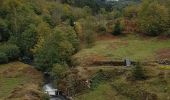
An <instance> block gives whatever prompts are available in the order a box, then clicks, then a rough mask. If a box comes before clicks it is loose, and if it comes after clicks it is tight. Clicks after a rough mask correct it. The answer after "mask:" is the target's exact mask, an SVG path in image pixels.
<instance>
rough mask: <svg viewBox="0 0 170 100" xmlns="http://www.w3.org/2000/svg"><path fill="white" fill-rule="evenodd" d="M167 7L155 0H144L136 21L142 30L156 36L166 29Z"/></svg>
mask: <svg viewBox="0 0 170 100" xmlns="http://www.w3.org/2000/svg"><path fill="white" fill-rule="evenodd" d="M168 20H169V17H168V9H167V8H166V7H165V6H164V5H161V4H159V3H158V2H156V1H153V2H150V1H147V0H145V1H144V2H143V4H142V6H141V8H140V10H139V15H138V21H139V26H140V29H141V31H142V32H144V33H145V34H147V35H151V36H156V35H159V34H161V33H163V32H164V31H166V30H167V25H168Z"/></svg>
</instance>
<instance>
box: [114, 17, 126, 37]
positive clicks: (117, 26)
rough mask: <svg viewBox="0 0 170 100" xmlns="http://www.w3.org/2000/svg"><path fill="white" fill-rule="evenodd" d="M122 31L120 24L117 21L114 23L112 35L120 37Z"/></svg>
mask: <svg viewBox="0 0 170 100" xmlns="http://www.w3.org/2000/svg"><path fill="white" fill-rule="evenodd" d="M122 31H123V27H122V25H121V22H120V21H119V20H118V21H116V23H115V26H114V31H113V33H112V34H113V35H120V34H121V33H122Z"/></svg>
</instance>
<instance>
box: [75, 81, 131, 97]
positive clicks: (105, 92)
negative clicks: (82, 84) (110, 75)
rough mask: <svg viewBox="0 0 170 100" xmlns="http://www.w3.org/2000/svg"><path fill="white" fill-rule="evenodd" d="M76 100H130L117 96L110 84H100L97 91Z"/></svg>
mask: <svg viewBox="0 0 170 100" xmlns="http://www.w3.org/2000/svg"><path fill="white" fill-rule="evenodd" d="M75 100H128V99H126V97H124V96H121V95H119V96H118V95H117V93H116V92H115V91H113V88H112V87H111V86H110V84H107V83H106V84H100V85H99V86H98V87H97V88H96V89H95V90H93V91H91V92H89V93H85V94H83V95H80V96H77V97H76V98H75Z"/></svg>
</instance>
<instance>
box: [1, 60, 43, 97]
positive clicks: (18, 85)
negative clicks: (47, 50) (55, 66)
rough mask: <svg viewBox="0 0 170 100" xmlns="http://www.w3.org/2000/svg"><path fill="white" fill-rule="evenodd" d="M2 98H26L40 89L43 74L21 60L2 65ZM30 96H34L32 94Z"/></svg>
mask: <svg viewBox="0 0 170 100" xmlns="http://www.w3.org/2000/svg"><path fill="white" fill-rule="evenodd" d="M0 69H1V70H0V100H3V99H5V98H6V99H8V100H15V98H16V100H17V99H20V100H21V98H22V99H24V98H26V97H25V96H26V95H29V94H30V93H35V94H36V92H35V91H39V90H38V89H39V85H40V83H41V82H42V75H41V73H40V72H38V71H36V70H35V69H34V68H33V67H32V66H29V65H27V64H23V63H21V62H12V63H9V64H2V65H0ZM33 91H34V92H33ZM30 98H32V96H31V94H30Z"/></svg>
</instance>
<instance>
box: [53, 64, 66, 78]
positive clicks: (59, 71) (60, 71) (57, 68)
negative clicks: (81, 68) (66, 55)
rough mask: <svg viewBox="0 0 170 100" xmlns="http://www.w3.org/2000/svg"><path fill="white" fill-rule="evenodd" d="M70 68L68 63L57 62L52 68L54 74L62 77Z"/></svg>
mask: <svg viewBox="0 0 170 100" xmlns="http://www.w3.org/2000/svg"><path fill="white" fill-rule="evenodd" d="M67 70H68V66H67V64H63V65H61V64H55V65H54V66H53V68H52V72H51V73H52V76H54V77H58V78H62V77H63V76H64V73H65V72H66V71H67Z"/></svg>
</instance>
